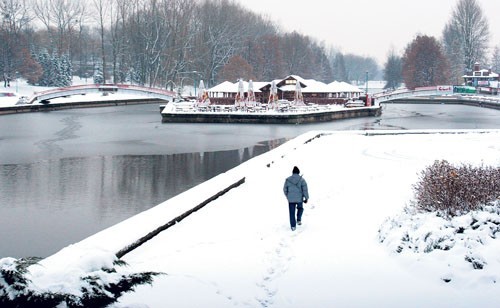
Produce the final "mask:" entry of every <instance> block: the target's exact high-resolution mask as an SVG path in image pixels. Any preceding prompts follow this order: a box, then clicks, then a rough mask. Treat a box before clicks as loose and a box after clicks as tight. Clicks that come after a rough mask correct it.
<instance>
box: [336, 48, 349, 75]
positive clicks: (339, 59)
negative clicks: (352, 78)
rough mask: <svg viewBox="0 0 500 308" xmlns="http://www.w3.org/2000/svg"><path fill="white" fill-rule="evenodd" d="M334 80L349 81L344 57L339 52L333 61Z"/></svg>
mask: <svg viewBox="0 0 500 308" xmlns="http://www.w3.org/2000/svg"><path fill="white" fill-rule="evenodd" d="M332 70H333V78H334V79H335V80H337V81H349V76H347V69H346V67H345V61H344V55H343V54H342V53H341V52H339V53H337V55H336V56H335V60H334V61H333V67H332Z"/></svg>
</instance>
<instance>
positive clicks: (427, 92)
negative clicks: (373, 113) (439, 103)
mask: <svg viewBox="0 0 500 308" xmlns="http://www.w3.org/2000/svg"><path fill="white" fill-rule="evenodd" d="M451 94H453V87H452V86H435V87H423V88H417V89H415V90H405V91H395V92H391V93H383V94H379V95H375V96H374V97H375V101H376V103H378V104H380V103H383V102H386V101H392V100H396V99H402V98H409V97H416V96H435V95H451Z"/></svg>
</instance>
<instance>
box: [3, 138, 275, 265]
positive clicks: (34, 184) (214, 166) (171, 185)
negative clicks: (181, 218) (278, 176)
mask: <svg viewBox="0 0 500 308" xmlns="http://www.w3.org/2000/svg"><path fill="white" fill-rule="evenodd" d="M282 142H284V140H279V141H274V142H266V143H260V144H258V145H256V146H254V147H249V148H245V149H242V150H233V151H220V152H205V153H190V154H173V155H140V156H131V155H127V156H102V157H83V158H63V159H60V160H50V161H41V162H37V163H34V164H19V165H0V204H1V206H0V234H2V237H1V239H0V258H1V257H6V256H10V257H26V256H41V257H45V256H48V255H50V254H52V253H54V252H56V251H57V250H59V249H61V248H62V247H64V246H67V245H69V244H71V243H74V242H77V241H79V240H81V239H83V238H85V237H87V236H89V235H92V234H94V233H96V232H97V231H99V230H102V229H104V228H106V227H109V226H111V225H113V224H115V223H118V222H120V221H122V220H124V219H126V218H128V217H131V216H133V215H135V214H137V213H140V212H142V211H144V210H146V209H149V208H151V207H153V206H155V205H157V204H159V203H161V202H163V201H165V200H167V199H169V198H171V197H173V196H175V195H177V194H179V193H181V192H183V191H185V190H187V189H189V188H191V187H193V186H195V185H197V184H200V183H202V182H204V181H206V180H208V179H210V178H212V177H214V176H216V175H218V174H220V173H222V172H225V171H227V170H229V169H231V168H233V167H235V166H237V165H239V164H240V163H242V162H244V161H246V160H248V159H250V158H252V157H254V156H257V155H260V154H262V153H264V152H267V151H269V150H270V149H272V148H274V147H276V146H277V145H279V144H281V143H282Z"/></svg>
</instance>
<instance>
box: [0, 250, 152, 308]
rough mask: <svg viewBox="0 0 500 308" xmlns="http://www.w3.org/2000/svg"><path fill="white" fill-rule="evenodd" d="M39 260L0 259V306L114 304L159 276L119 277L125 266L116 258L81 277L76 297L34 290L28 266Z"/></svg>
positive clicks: (43, 307)
mask: <svg viewBox="0 0 500 308" xmlns="http://www.w3.org/2000/svg"><path fill="white" fill-rule="evenodd" d="M38 261H40V259H39V258H26V259H19V260H17V259H14V258H4V259H0V307H2V308H21V307H22V308H52V307H69V308H78V307H106V306H107V305H109V304H112V303H115V302H117V301H118V298H119V297H121V296H122V295H123V294H124V293H126V292H131V291H134V290H135V288H136V287H137V286H139V285H142V284H152V282H153V278H154V277H155V276H157V275H160V273H156V272H142V273H130V274H119V273H118V272H117V268H118V267H120V266H125V265H127V264H126V263H125V262H123V261H121V260H118V259H116V260H115V261H114V262H113V266H112V267H111V268H108V267H103V268H101V269H100V270H97V271H93V272H91V273H87V274H86V275H84V276H82V277H80V283H79V289H80V295H79V296H77V295H75V294H70V293H67V292H65V291H61V292H58V293H55V292H50V291H43V290H39V289H37V288H36V287H34V286H33V285H32V283H31V280H30V278H29V271H28V267H30V266H32V265H36V264H38Z"/></svg>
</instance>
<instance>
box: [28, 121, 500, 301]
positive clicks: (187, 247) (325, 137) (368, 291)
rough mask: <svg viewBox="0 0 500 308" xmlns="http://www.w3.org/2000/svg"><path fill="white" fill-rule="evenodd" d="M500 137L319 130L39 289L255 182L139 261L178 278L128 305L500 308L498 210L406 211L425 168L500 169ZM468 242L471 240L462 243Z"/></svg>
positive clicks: (37, 276) (73, 252)
mask: <svg viewBox="0 0 500 308" xmlns="http://www.w3.org/2000/svg"><path fill="white" fill-rule="evenodd" d="M499 140H500V131H498V130H491V131H404V132H401V131H390V132H378V131H377V132H310V133H308V134H305V135H302V136H299V137H298V138H296V139H294V140H291V141H290V142H287V143H286V144H284V145H282V146H280V147H279V148H277V149H275V150H273V151H271V152H268V153H266V154H263V155H260V156H258V157H256V158H254V159H252V160H250V161H247V162H246V163H243V164H241V165H240V166H238V167H237V168H234V169H232V170H230V171H228V172H226V173H224V174H221V175H219V176H217V177H215V178H213V179H212V180H210V181H208V182H205V183H203V184H201V185H199V186H197V187H195V188H194V189H191V190H189V191H187V192H185V193H183V194H181V195H178V196H177V197H175V198H172V199H170V200H168V201H166V202H165V203H162V204H160V205H159V206H157V207H155V208H153V209H151V210H148V211H146V212H143V213H141V214H140V215H137V216H135V217H133V218H130V219H128V220H126V221H124V222H122V223H120V224H118V225H116V226H113V227H111V228H109V229H107V230H104V231H102V232H100V233H98V234H96V235H94V236H92V237H90V238H88V239H86V240H84V241H82V242H80V243H77V244H74V245H72V246H69V247H67V248H65V249H63V250H62V251H61V252H59V253H57V254H55V255H54V256H51V257H49V258H47V259H45V260H43V261H42V262H41V266H38V267H36V266H35V267H33V269H30V270H32V273H33V277H34V279H33V281H34V282H36V283H37V284H38V285H39V286H44V287H47V288H49V287H50V288H56V287H57V285H58V284H59V287H60V288H66V289H71V288H72V287H71V286H70V284H66V282H68V281H69V280H70V278H67V277H66V274H65V273H72V272H80V271H82V270H84V271H91V270H92V269H93V268H94V267H96V266H99V265H101V264H102V263H104V264H106V262H109V261H110V258H111V253H112V252H116V251H118V250H119V249H121V248H123V247H124V246H126V245H129V244H130V243H131V242H133V241H134V240H135V239H137V238H140V237H141V236H144V235H145V234H147V233H148V232H150V231H151V230H154V229H155V228H156V227H157V226H158V225H161V224H162V223H165V222H166V221H168V220H169V219H170V218H171V217H172V216H176V215H179V214H180V213H181V212H183V211H185V209H188V208H191V207H193V206H195V205H196V204H197V203H198V201H199V200H205V197H206V196H209V195H211V194H213V193H214V192H217V191H220V188H221V187H225V186H227V185H226V184H228V183H233V182H234V181H235V180H238V179H241V178H242V177H245V178H246V181H245V183H244V184H243V185H241V186H239V187H238V188H236V189H233V190H231V191H230V192H228V193H227V194H225V195H224V196H222V197H220V198H218V199H216V200H215V201H213V202H212V203H210V204H209V205H208V206H206V207H205V208H203V210H201V211H198V212H196V213H194V214H193V215H191V216H190V217H189V218H187V219H186V220H184V221H182V223H179V224H177V225H175V226H173V227H172V228H170V229H168V230H167V231H165V232H162V233H160V234H159V235H158V236H156V237H155V238H153V239H152V240H150V241H148V242H146V243H145V244H144V245H142V246H140V247H139V248H137V249H135V250H134V251H132V252H130V253H129V254H127V255H125V256H124V258H123V260H124V261H126V262H127V263H128V264H129V265H130V267H129V268H127V270H129V271H130V272H149V271H153V272H162V273H166V274H167V275H163V276H159V277H156V278H155V280H154V283H153V285H152V286H141V287H138V288H137V291H136V292H135V293H129V294H126V295H124V296H123V297H122V298H121V299H120V303H119V304H117V305H115V307H165V306H174V307H346V306H349V307H373V306H381V307H396V306H405V307H427V306H432V307H435V306H437V307H498V306H500V298H499V297H498V294H499V292H500V285H499V284H498V283H494V281H496V280H497V279H498V276H499V275H500V274H499V273H500V268H499V260H500V259H499V258H498V256H495V252H498V251H499V248H500V247H498V240H497V239H496V238H495V239H493V238H492V237H491V234H490V232H494V231H491V230H494V229H491V228H489V226H493V227H494V225H496V222H497V221H498V217H497V215H498V213H496V212H494V211H491V212H488V213H471V214H470V215H471V216H470V217H462V218H459V219H457V220H456V221H453V222H445V221H443V220H442V219H441V218H439V217H435V216H432V215H431V216H429V217H423V216H421V215H413V214H412V213H411V212H404V213H403V214H401V212H402V211H403V209H404V208H405V206H406V205H407V204H409V202H410V201H411V199H412V184H414V183H415V182H416V180H417V177H418V172H419V171H420V170H422V169H423V168H425V167H426V166H428V165H430V164H432V162H434V161H435V160H439V159H446V160H448V161H449V162H451V163H461V162H465V163H473V164H480V163H484V164H486V165H500V143H499V142H498V141H499ZM295 165H297V166H298V167H299V168H300V170H301V171H302V172H303V176H304V178H305V179H306V180H307V182H308V186H309V192H310V200H309V202H308V203H307V204H306V205H305V212H304V216H303V219H302V220H303V225H302V226H299V228H298V229H297V231H295V232H292V231H291V230H290V226H289V222H288V206H287V203H286V199H285V197H284V195H283V192H282V188H283V183H284V179H285V178H286V177H287V176H289V175H290V174H291V172H292V168H293V166H295ZM398 215H400V216H398ZM483 215H484V216H483ZM387 217H394V218H393V219H392V220H391V219H389V220H387ZM474 220H477V222H475V223H473V221H474ZM384 221H386V223H384ZM485 222H486V224H484V223H485ZM381 226H382V227H381ZM467 226H470V228H468V227H467ZM476 226H478V227H477V228H476ZM466 227H467V228H468V229H467V230H466V229H465V228H466ZM461 228H464V230H463V233H460V232H462V231H460V230H461ZM474 228H476V229H474ZM459 231H460V232H459ZM406 233H408V237H407V238H408V239H409V240H408V241H404V242H403V241H401V238H403V237H405V238H406V236H405V234H406ZM410 233H411V234H410ZM429 233H430V234H429ZM455 233H457V234H463V235H461V236H463V237H462V240H458V239H455V240H454V241H451V239H450V238H449V236H451V235H452V234H455ZM427 234H429V235H427ZM492 234H496V232H494V233H492ZM379 236H381V238H383V239H384V243H383V244H381V243H380V238H379ZM495 237H496V235H495ZM442 239H443V240H442ZM431 242H432V243H433V244H431V245H430V243H431ZM451 242H455V243H454V244H453V245H452V244H451ZM403 245H404V247H403ZM399 246H402V247H403V248H402V249H398V247H399ZM410 246H411V248H410ZM436 247H442V248H443V249H438V248H436ZM446 247H448V248H446ZM431 248H432V250H430V249H431ZM445 249H448V250H445ZM398 250H401V252H400V253H398V252H397V251H398ZM87 254H90V255H95V257H96V258H97V259H94V258H93V257H91V256H87ZM466 257H467V258H468V259H469V261H468V260H465V261H464V259H465V258H466ZM474 262H476V263H477V264H479V263H480V262H481V264H483V269H481V270H479V269H474ZM477 264H476V267H477ZM42 270H43V271H44V273H42ZM68 277H70V276H68ZM446 281H448V282H446Z"/></svg>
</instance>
